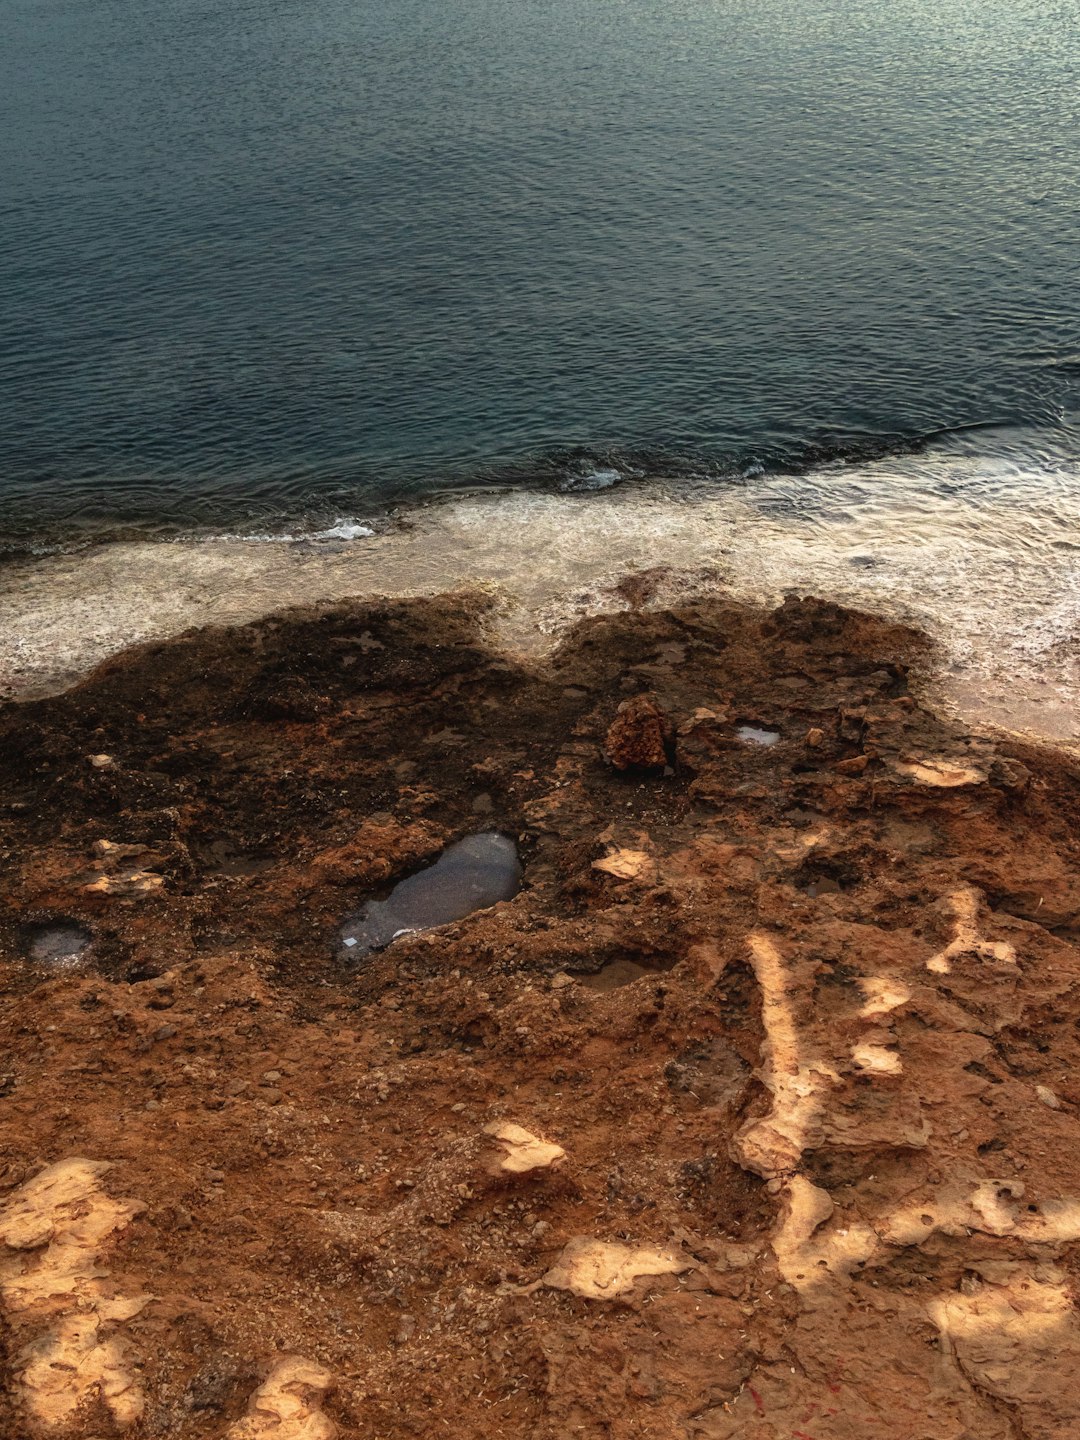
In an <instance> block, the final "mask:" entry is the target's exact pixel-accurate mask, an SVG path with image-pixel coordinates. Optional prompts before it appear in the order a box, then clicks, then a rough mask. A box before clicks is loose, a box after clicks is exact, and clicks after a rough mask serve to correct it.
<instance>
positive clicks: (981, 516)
mask: <svg viewBox="0 0 1080 1440" xmlns="http://www.w3.org/2000/svg"><path fill="white" fill-rule="evenodd" d="M1078 497H1080V459H1078V458H1077V456H1076V455H1075V454H1072V453H1070V450H1069V447H1068V445H1067V444H1063V443H1058V442H1057V441H1056V439H1055V437H1053V436H1052V435H1051V436H1048V435H1045V434H1041V433H1039V434H1028V435H1023V434H1020V433H1019V432H1012V433H1011V434H1008V435H1004V436H1000V437H995V436H975V437H970V438H967V439H965V438H961V439H959V440H953V441H950V442H947V443H945V444H943V445H941V446H937V447H935V448H933V449H931V450H928V451H926V452H925V453H924V454H920V455H915V456H909V457H902V458H892V459H885V460H881V461H875V462H873V463H868V464H860V465H834V466H826V467H824V468H822V469H820V470H817V471H814V472H812V473H811V474H809V475H801V476H792V475H782V476H775V475H774V476H759V477H757V478H755V479H751V480H743V481H741V482H740V483H739V484H738V485H737V486H734V487H731V488H728V489H713V490H712V491H711V492H710V491H707V490H706V489H705V488H704V487H703V486H701V485H697V486H695V487H692V488H691V489H689V490H687V489H686V487H683V486H679V485H677V484H675V483H674V482H672V483H665V482H664V481H663V480H656V481H651V482H639V483H637V484H635V485H632V486H629V485H618V486H613V487H611V488H608V489H605V490H601V491H598V492H596V493H594V494H591V495H589V496H587V497H584V496H583V497H581V499H580V500H578V501H573V502H572V501H570V500H568V499H567V498H565V497H563V496H559V495H553V494H544V493H536V492H526V491H511V492H506V493H498V494H477V495H472V496H463V497H458V498H454V499H451V500H448V501H446V502H445V503H443V504H435V505H428V506H426V507H424V508H422V509H420V510H418V511H416V512H415V513H414V514H412V515H411V516H410V523H409V525H408V526H403V527H400V528H387V529H383V530H381V531H380V533H377V534H362V535H358V536H357V538H362V539H363V540H364V543H363V544H362V545H354V544H338V545H295V544H293V545H267V544H263V543H260V542H259V541H257V540H253V539H251V538H250V537H249V538H247V539H244V538H242V537H241V538H237V539H235V540H231V541H229V542H223V541H221V540H218V541H202V542H194V541H186V542H177V543H174V544H170V545H160V544H153V543H149V542H140V543H130V544H122V545H113V546H104V547H98V548H97V549H94V550H89V551H86V552H84V553H82V554H79V555H66V556H65V555H57V556H50V557H45V558H43V559H41V560H37V561H31V560H27V561H25V562H19V563H16V564H11V565H8V566H6V567H4V569H3V570H0V691H2V692H5V693H7V694H10V695H30V694H40V693H44V692H47V691H49V690H54V689H57V688H61V687H62V686H63V685H65V684H67V683H70V681H71V680H72V679H73V678H74V677H75V676H76V675H77V674H79V673H80V672H82V671H84V670H86V669H87V668H89V667H90V666H92V665H94V664H96V663H98V662H99V661H100V660H102V659H104V658H105V656H107V655H109V654H111V653H113V652H115V651H116V650H118V649H121V648H123V647H124V646H125V645H128V644H131V643H134V642H135V641H138V640H144V639H147V640H148V639H156V638H160V637H162V636H165V635H169V634H175V633H177V632H178V631H180V630H183V629H186V628H188V627H189V626H192V625H199V624H208V623H216V624H222V623H236V622H242V621H247V620H251V619H254V618H256V617H258V616H260V615H263V614H267V613H269V612H271V611H273V610H276V609H280V608H282V607H284V606H286V605H294V604H303V603H313V602H316V601H323V600H333V599H336V598H340V597H346V596H348V597H353V596H357V597H362V596H376V595H382V594H386V595H423V594H428V595H430V594H436V593H439V592H442V591H448V590H453V589H456V588H460V587H462V586H467V585H477V584H479V585H482V586H484V587H486V588H488V589H489V590H492V591H494V592H496V593H497V594H498V596H499V597H500V601H501V603H500V605H499V607H498V608H497V612H496V617H495V620H494V622H493V623H494V625H495V628H496V630H497V631H498V639H499V640H500V642H501V643H503V644H506V645H509V646H510V647H511V648H516V649H518V650H524V651H529V650H532V651H537V650H539V649H542V648H543V647H544V646H545V645H550V644H551V643H552V640H553V637H555V636H557V635H558V634H559V633H560V631H562V630H563V629H564V628H565V627H566V626H567V625H568V624H570V623H572V622H573V621H574V620H576V619H578V618H579V617H581V616H583V615H587V614H594V613H598V612H602V611H612V610H618V609H622V608H625V605H626V603H627V602H626V601H625V599H624V598H623V596H622V594H621V593H620V591H619V590H618V589H617V588H616V584H617V581H618V580H619V579H621V578H622V577H624V576H625V575H626V574H628V573H630V572H633V571H635V570H651V571H656V570H658V569H662V570H665V571H666V577H665V579H664V580H663V583H662V584H661V586H660V589H659V591H658V593H657V601H658V603H665V602H667V601H669V600H676V599H679V598H680V597H685V596H687V595H689V594H692V593H694V592H695V591H706V592H707V591H713V592H715V591H716V590H717V589H718V588H719V589H722V590H723V591H724V592H725V593H727V594H730V595H732V596H734V597H736V598H740V599H745V600H750V601H755V602H761V603H766V604H775V603H777V602H778V601H779V600H780V599H782V598H783V596H784V595H786V594H792V593H800V594H815V595H821V596H825V597H829V598H832V599H835V600H837V601H839V602H841V603H845V604H849V605H855V606H859V607H861V608H864V609H868V610H875V611H878V612H881V613H884V614H887V615H891V616H894V617H898V618H902V619H907V620H910V621H913V622H914V623H916V624H918V625H920V626H922V627H923V628H925V629H926V630H927V631H928V632H929V633H930V634H931V635H932V636H933V637H934V638H935V639H936V641H937V642H938V646H939V649H940V654H941V660H942V664H941V673H940V676H939V681H938V686H937V694H938V695H939V697H940V698H941V699H942V701H943V702H947V703H948V704H949V705H951V706H952V707H953V708H954V709H956V710H957V711H959V713H960V714H961V715H963V716H964V717H966V718H967V719H969V720H970V721H972V722H994V723H997V724H1001V725H1005V726H1008V727H1010V728H1020V729H1027V730H1033V731H1036V732H1038V733H1040V734H1043V735H1047V736H1053V737H1055V738H1059V739H1069V740H1074V741H1080V639H1078V637H1080V536H1078V533H1077V525H1076V519H1075V517H1076V513H1077V499H1078ZM353 525H356V526H357V527H358V529H360V530H363V531H367V530H369V529H370V528H371V527H368V526H360V525H359V522H354V521H351V520H344V519H343V520H341V521H339V522H336V523H335V525H333V526H330V527H328V528H327V530H326V531H323V532H320V533H321V534H322V535H324V536H326V537H327V538H333V539H345V538H349V537H351V534H352V532H351V531H348V536H347V535H346V533H345V532H346V531H347V530H348V527H351V526H353ZM339 527H340V529H339ZM330 532H333V534H332V535H331V533H330ZM279 538H280V537H279ZM296 538H305V539H311V538H312V537H311V536H306V537H296Z"/></svg>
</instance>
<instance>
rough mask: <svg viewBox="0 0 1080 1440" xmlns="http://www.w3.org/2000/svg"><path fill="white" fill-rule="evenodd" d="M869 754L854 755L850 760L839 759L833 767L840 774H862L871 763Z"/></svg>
mask: <svg viewBox="0 0 1080 1440" xmlns="http://www.w3.org/2000/svg"><path fill="white" fill-rule="evenodd" d="M870 760H871V756H869V755H852V756H851V758H850V759H848V760H838V761H837V762H836V764H835V765H834V766H833V769H834V770H835V771H836V772H837V774H839V775H861V774H862V773H863V771H864V770H865V769H866V767H867V765H869V764H870Z"/></svg>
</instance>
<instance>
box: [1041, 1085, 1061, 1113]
mask: <svg viewBox="0 0 1080 1440" xmlns="http://www.w3.org/2000/svg"><path fill="white" fill-rule="evenodd" d="M1035 1094H1036V1095H1037V1096H1038V1097H1039V1099H1040V1100H1041V1101H1042V1103H1043V1104H1044V1105H1045V1106H1047V1107H1048V1108H1049V1109H1050V1110H1060V1109H1061V1101H1060V1100H1059V1099H1058V1097H1057V1096H1056V1095H1055V1094H1054V1092H1053V1090H1051V1089H1050V1087H1049V1085H1036V1086H1035Z"/></svg>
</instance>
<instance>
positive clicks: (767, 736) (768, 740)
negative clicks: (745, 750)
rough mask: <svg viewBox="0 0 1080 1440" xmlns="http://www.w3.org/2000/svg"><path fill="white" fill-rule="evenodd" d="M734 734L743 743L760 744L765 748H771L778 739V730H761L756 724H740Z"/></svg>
mask: <svg viewBox="0 0 1080 1440" xmlns="http://www.w3.org/2000/svg"><path fill="white" fill-rule="evenodd" d="M735 734H736V735H737V736H738V738H739V739H740V740H742V741H743V743H744V744H746V745H760V746H762V748H763V749H766V750H770V749H772V747H773V746H774V745H776V744H778V743H779V741H780V732H779V731H778V730H761V729H759V728H758V727H757V726H756V725H740V726H739V727H738V728H737V729H736V731H735Z"/></svg>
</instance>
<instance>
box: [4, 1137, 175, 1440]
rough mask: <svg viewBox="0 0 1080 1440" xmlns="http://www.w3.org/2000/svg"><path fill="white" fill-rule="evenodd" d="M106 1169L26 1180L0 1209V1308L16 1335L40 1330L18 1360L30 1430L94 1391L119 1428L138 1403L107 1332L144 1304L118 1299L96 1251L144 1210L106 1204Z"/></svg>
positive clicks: (133, 1382) (99, 1164) (88, 1167)
mask: <svg viewBox="0 0 1080 1440" xmlns="http://www.w3.org/2000/svg"><path fill="white" fill-rule="evenodd" d="M109 1169H111V1166H110V1165H109V1164H107V1163H106V1162H104V1161H93V1160H83V1159H79V1158H72V1159H70V1160H64V1161H61V1162H59V1163H58V1164H56V1165H50V1166H49V1167H48V1168H47V1169H46V1170H43V1171H42V1172H41V1173H40V1174H39V1175H36V1176H35V1177H34V1178H33V1179H32V1180H29V1181H27V1183H26V1184H24V1185H22V1186H21V1187H20V1188H19V1189H18V1190H17V1191H16V1192H15V1193H14V1195H12V1196H11V1197H10V1199H9V1200H8V1201H7V1203H6V1204H5V1206H4V1207H3V1209H2V1210H0V1241H2V1242H3V1243H4V1245H5V1246H6V1247H7V1248H8V1251H9V1252H14V1253H9V1254H8V1255H7V1256H4V1255H2V1254H0V1304H2V1306H3V1310H4V1311H5V1313H6V1316H7V1318H8V1320H9V1322H12V1323H13V1324H17V1325H18V1326H19V1327H20V1329H21V1328H22V1327H23V1326H24V1325H26V1324H31V1325H32V1324H33V1323H34V1322H35V1321H37V1322H40V1324H42V1325H44V1326H45V1327H46V1328H45V1330H44V1333H43V1334H41V1335H39V1336H38V1338H36V1339H34V1340H32V1341H31V1342H30V1343H29V1344H27V1345H26V1346H25V1347H24V1349H23V1350H22V1352H21V1354H20V1355H19V1357H18V1360H19V1363H20V1364H21V1367H22V1368H21V1370H20V1371H18V1374H17V1382H16V1387H15V1393H16V1396H17V1398H18V1400H19V1402H20V1403H21V1405H22V1407H23V1408H24V1410H25V1412H26V1413H27V1415H28V1417H29V1419H30V1421H31V1423H32V1424H35V1425H40V1426H43V1427H45V1428H48V1429H53V1428H56V1427H59V1426H64V1425H66V1424H67V1423H68V1422H69V1421H70V1420H71V1419H72V1418H73V1417H74V1415H75V1413H76V1412H77V1411H78V1409H79V1407H80V1406H81V1405H83V1404H84V1403H85V1402H86V1401H87V1400H89V1399H91V1398H92V1397H93V1396H95V1395H99V1396H100V1397H101V1399H102V1400H103V1402H104V1403H105V1405H106V1406H107V1408H108V1410H109V1412H110V1414H111V1415H112V1419H113V1422H114V1423H115V1425H116V1426H117V1427H118V1428H119V1429H121V1430H123V1429H127V1428H128V1427H129V1426H130V1425H132V1424H134V1423H135V1421H136V1420H138V1418H139V1416H140V1415H141V1414H142V1412H143V1409H144V1405H145V1401H144V1397H143V1393H142V1390H141V1387H140V1385H139V1383H138V1380H137V1378H136V1375H135V1373H134V1367H133V1366H132V1364H131V1362H130V1360H129V1358H128V1350H127V1346H126V1343H125V1342H124V1340H123V1339H122V1337H121V1336H120V1335H119V1334H118V1333H117V1331H116V1327H117V1326H118V1325H120V1324H122V1323H123V1322H124V1321H126V1320H130V1319H131V1317H132V1316H133V1315H136V1314H138V1312H139V1311H140V1310H141V1309H142V1308H143V1306H144V1305H146V1304H147V1303H148V1301H149V1299H150V1297H149V1296H146V1295H137V1296H125V1295H121V1294H119V1293H118V1292H117V1291H116V1289H115V1287H114V1286H113V1285H112V1284H111V1283H110V1280H109V1274H108V1271H106V1270H104V1269H102V1267H101V1259H100V1251H101V1249H102V1247H103V1245H104V1244H105V1242H106V1241H107V1240H108V1239H109V1238H110V1237H111V1236H112V1235H113V1234H114V1233H115V1232H117V1231H118V1230H122V1229H124V1227H125V1226H127V1225H128V1224H129V1223H130V1222H131V1220H132V1219H134V1217H135V1216H136V1215H138V1214H139V1213H140V1212H141V1211H142V1210H143V1209H145V1206H144V1205H143V1204H142V1202H141V1201H138V1200H114V1199H113V1198H112V1197H111V1196H110V1195H107V1194H106V1193H105V1192H104V1191H103V1190H102V1189H101V1187H100V1185H99V1183H98V1182H99V1180H100V1179H101V1177H102V1176H103V1175H104V1174H105V1173H106V1172H107V1171H108V1170H109Z"/></svg>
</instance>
